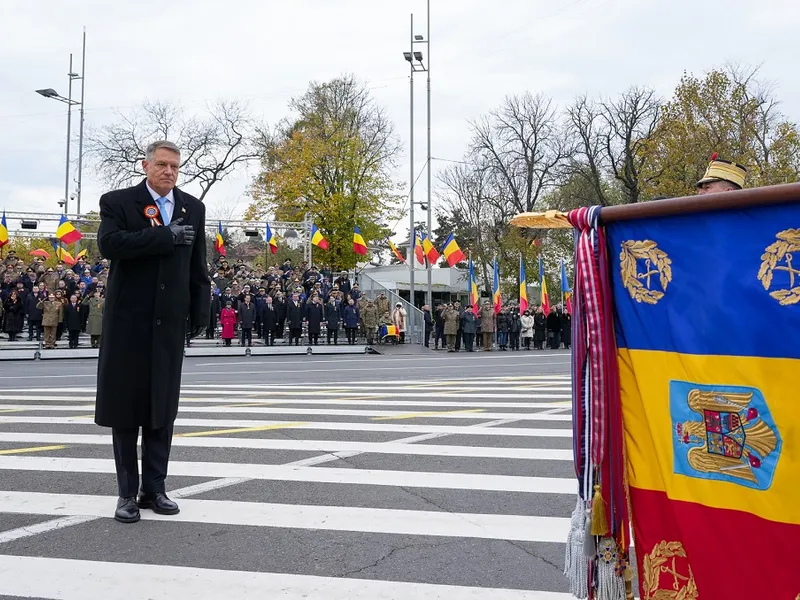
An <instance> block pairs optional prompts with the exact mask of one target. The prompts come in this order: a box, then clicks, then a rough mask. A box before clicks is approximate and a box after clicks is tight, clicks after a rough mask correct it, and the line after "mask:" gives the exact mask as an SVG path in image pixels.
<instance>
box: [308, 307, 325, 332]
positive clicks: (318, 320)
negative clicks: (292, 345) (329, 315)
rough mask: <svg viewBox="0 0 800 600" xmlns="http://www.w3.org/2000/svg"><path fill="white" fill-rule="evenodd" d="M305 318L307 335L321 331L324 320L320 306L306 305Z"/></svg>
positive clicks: (323, 313) (323, 311)
mask: <svg viewBox="0 0 800 600" xmlns="http://www.w3.org/2000/svg"><path fill="white" fill-rule="evenodd" d="M306 318H307V319H308V333H319V332H320V331H321V330H322V320H323V319H324V318H325V310H324V309H323V307H322V304H314V303H313V302H312V303H311V304H309V305H308V308H307V312H306Z"/></svg>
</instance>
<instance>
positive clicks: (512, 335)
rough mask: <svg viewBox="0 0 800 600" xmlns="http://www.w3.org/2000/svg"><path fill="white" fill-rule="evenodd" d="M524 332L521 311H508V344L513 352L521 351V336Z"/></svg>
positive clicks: (514, 309)
mask: <svg viewBox="0 0 800 600" xmlns="http://www.w3.org/2000/svg"><path fill="white" fill-rule="evenodd" d="M521 331H522V321H521V320H520V316H519V311H518V310H516V308H513V309H511V310H509V311H508V343H509V345H510V346H511V349H512V350H519V334H520V332H521Z"/></svg>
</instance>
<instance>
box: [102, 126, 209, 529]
mask: <svg viewBox="0 0 800 600" xmlns="http://www.w3.org/2000/svg"><path fill="white" fill-rule="evenodd" d="M179 165H180V150H179V149H178V148H177V147H176V146H175V145H174V144H172V143H170V142H165V141H161V142H154V143H152V144H150V145H149V146H148V147H147V153H146V158H145V160H144V161H143V162H142V167H143V169H144V171H145V173H146V174H147V178H146V180H145V181H143V182H142V183H140V184H139V185H137V186H135V187H131V188H127V189H123V190H117V191H113V192H109V193H107V194H104V195H103V196H102V197H101V198H100V229H99V231H98V234H97V242H98V246H99V248H100V252H101V253H102V255H103V256H104V257H105V258H107V259H109V260H110V261H111V269H110V272H109V276H108V284H107V287H106V304H105V306H106V308H105V311H104V313H103V344H102V345H101V346H100V360H99V362H98V374H97V404H96V408H95V423H97V424H98V425H101V426H103V427H111V428H112V437H113V441H114V461H115V464H116V472H117V486H118V489H119V500H118V502H117V510H116V513H115V514H114V518H115V519H117V520H118V521H120V522H123V523H134V522H136V521H138V520H139V509H140V508H150V509H153V511H155V512H157V513H160V514H176V513H177V512H178V511H179V509H178V505H177V504H176V503H175V502H173V501H172V500H170V499H169V498H168V497H167V496H166V494H165V487H164V480H165V479H166V475H167V463H168V462H169V452H170V445H171V443H172V428H173V423H174V421H175V417H176V415H177V413H178V396H179V394H180V387H181V367H182V365H183V344H184V340H185V335H186V326H187V319H188V321H189V324H190V325H189V329H190V332H191V334H192V337H196V336H197V335H198V334H200V333H202V332H203V331H204V330H205V328H206V327H207V326H208V320H209V315H208V313H209V298H210V284H209V280H208V273H207V271H206V243H205V235H204V230H205V207H204V206H203V204H202V203H201V202H200V201H199V200H197V199H196V198H194V197H193V196H190V195H188V194H186V193H184V192H182V191H181V190H179V189H178V188H176V187H175V183H176V181H177V178H178V167H179ZM140 427H141V428H142V486H141V492H142V493H141V495H139V497H138V500H137V498H136V495H137V493H138V491H139V468H138V467H139V465H138V461H137V455H136V442H137V438H138V436H139V428H140Z"/></svg>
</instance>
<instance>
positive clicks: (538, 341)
mask: <svg viewBox="0 0 800 600" xmlns="http://www.w3.org/2000/svg"><path fill="white" fill-rule="evenodd" d="M546 339H547V317H546V316H545V314H544V311H543V310H542V307H541V306H540V307H539V308H537V309H536V314H535V315H533V347H534V348H535V349H536V350H542V349H543V347H544V342H545V340H546Z"/></svg>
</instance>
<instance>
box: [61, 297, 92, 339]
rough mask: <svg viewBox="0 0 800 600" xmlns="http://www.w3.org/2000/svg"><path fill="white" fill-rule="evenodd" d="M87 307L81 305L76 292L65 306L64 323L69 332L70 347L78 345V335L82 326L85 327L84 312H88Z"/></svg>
mask: <svg viewBox="0 0 800 600" xmlns="http://www.w3.org/2000/svg"><path fill="white" fill-rule="evenodd" d="M86 308H87V307H85V306H81V303H80V302H79V301H78V296H77V295H76V294H72V295H71V296H70V297H69V303H68V304H67V305H66V306H65V307H64V325H65V326H66V327H67V331H68V332H69V347H70V348H77V347H78V337H79V336H80V334H81V327H83V313H84V312H88V311H86Z"/></svg>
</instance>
